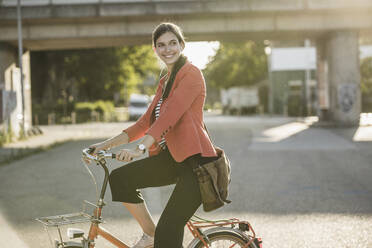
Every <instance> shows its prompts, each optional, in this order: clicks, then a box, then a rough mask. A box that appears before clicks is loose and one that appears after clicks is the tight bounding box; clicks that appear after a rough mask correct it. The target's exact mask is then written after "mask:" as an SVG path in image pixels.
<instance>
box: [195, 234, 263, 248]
mask: <svg viewBox="0 0 372 248" xmlns="http://www.w3.org/2000/svg"><path fill="white" fill-rule="evenodd" d="M207 237H208V239H209V241H210V245H209V247H210V248H229V247H234V248H239V247H244V246H245V245H246V244H247V243H248V241H247V240H246V239H245V238H243V237H242V236H241V235H238V234H236V233H232V232H227V231H216V232H213V233H210V234H208V235H207ZM203 247H204V244H203V242H201V241H199V242H198V243H197V244H196V245H195V246H194V248H203ZM249 248H258V247H257V246H256V245H255V243H254V242H252V244H250V245H249Z"/></svg>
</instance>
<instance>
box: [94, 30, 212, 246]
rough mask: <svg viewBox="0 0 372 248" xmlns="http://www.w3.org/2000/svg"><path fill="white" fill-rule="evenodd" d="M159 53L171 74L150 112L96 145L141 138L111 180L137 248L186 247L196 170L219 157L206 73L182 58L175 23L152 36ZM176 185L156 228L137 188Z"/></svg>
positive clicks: (121, 156) (197, 201)
mask: <svg viewBox="0 0 372 248" xmlns="http://www.w3.org/2000/svg"><path fill="white" fill-rule="evenodd" d="M152 43H153V48H154V51H155V53H156V55H157V56H158V57H159V58H160V59H161V60H162V61H163V62H164V63H165V64H166V67H167V70H168V72H167V74H166V75H165V76H164V77H162V78H161V79H160V81H159V85H158V88H157V91H156V94H155V97H154V100H153V101H152V103H151V105H150V107H149V108H148V110H147V112H146V113H145V114H144V115H143V116H142V117H141V118H140V119H139V120H138V121H137V122H136V123H135V124H133V125H132V126H130V127H129V128H127V129H125V130H123V132H122V133H120V134H119V135H117V136H115V137H112V138H110V139H108V140H105V141H103V142H101V143H97V144H94V145H92V146H91V147H94V148H95V152H97V151H99V150H106V149H110V148H113V147H116V146H118V145H121V144H126V143H129V142H132V141H135V140H137V139H139V138H142V140H141V142H140V143H139V144H138V145H137V147H136V148H135V149H122V150H121V151H120V152H119V153H118V154H117V159H118V160H119V161H125V162H129V161H131V160H132V159H134V158H138V157H140V156H143V154H144V153H145V152H146V151H148V152H149V157H147V158H144V159H141V160H136V161H134V162H131V163H129V164H126V165H124V166H122V167H119V168H117V169H115V170H113V171H112V172H111V174H110V178H109V182H110V187H111V192H112V200H113V201H119V202H122V203H123V205H124V206H125V207H126V208H127V209H128V210H129V212H130V213H131V214H132V215H133V216H134V217H135V219H136V220H137V221H138V222H139V224H140V226H141V228H142V230H143V236H142V238H141V239H140V240H139V241H138V242H137V244H136V245H135V246H134V247H136V248H139V247H153V246H154V247H155V248H179V247H182V241H183V232H184V227H185V225H186V223H187V221H188V220H189V219H190V218H191V216H192V215H193V214H194V213H195V212H196V210H197V209H198V208H199V206H200V205H201V196H200V190H199V185H198V181H197V178H196V175H195V174H194V173H193V167H195V166H197V165H198V164H204V163H207V162H210V161H213V160H215V159H217V154H216V151H215V149H214V147H213V145H212V143H211V141H210V139H209V137H208V134H207V132H206V130H205V129H204V122H203V106H204V101H205V97H206V86H205V81H204V78H203V75H202V72H201V71H200V70H199V69H198V68H197V67H196V66H194V65H192V64H191V63H190V62H189V61H188V60H187V58H186V57H185V56H184V55H183V54H182V51H183V49H184V48H185V40H184V37H183V34H182V31H181V29H180V28H179V27H178V26H176V25H175V24H173V23H161V24H160V25H158V26H157V27H156V28H155V30H154V31H153V34H152ZM170 184H176V186H175V188H174V191H173V193H172V195H171V197H170V199H169V201H168V203H167V205H166V207H165V209H164V211H163V213H162V214H161V216H160V219H159V222H158V224H157V225H156V227H155V224H154V222H153V219H152V217H151V215H150V213H149V211H148V209H147V207H146V204H145V201H144V199H143V197H142V195H141V193H140V191H139V189H142V188H147V187H158V186H164V185H170Z"/></svg>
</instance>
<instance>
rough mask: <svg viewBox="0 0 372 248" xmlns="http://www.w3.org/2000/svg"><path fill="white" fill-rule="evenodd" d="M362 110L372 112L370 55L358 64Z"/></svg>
mask: <svg viewBox="0 0 372 248" xmlns="http://www.w3.org/2000/svg"><path fill="white" fill-rule="evenodd" d="M360 73H361V81H362V82H361V92H362V111H363V112H372V57H368V58H365V59H364V60H363V61H362V63H361V66H360Z"/></svg>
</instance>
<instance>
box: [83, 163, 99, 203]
mask: <svg viewBox="0 0 372 248" xmlns="http://www.w3.org/2000/svg"><path fill="white" fill-rule="evenodd" d="M81 161H83V164H84V166H85V169H87V170H88V173H89V175H90V176H91V178H92V180H93V183H94V185H95V186H96V199H97V200H98V199H99V198H98V195H99V194H98V186H97V181H96V178H95V177H94V175H93V173H92V171H91V170H90V169H89V167H88V165H87V162H85V161H84V159H83V158H81Z"/></svg>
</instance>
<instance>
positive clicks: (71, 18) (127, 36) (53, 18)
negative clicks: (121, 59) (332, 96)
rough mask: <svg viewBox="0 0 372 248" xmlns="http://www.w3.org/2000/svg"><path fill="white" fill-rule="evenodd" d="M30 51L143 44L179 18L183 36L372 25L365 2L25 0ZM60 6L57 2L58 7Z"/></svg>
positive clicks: (11, 34) (1, 30)
mask: <svg viewBox="0 0 372 248" xmlns="http://www.w3.org/2000/svg"><path fill="white" fill-rule="evenodd" d="M16 2H17V1H16V0H3V1H2V7H1V8H0V34H1V35H0V41H4V42H7V43H11V44H13V45H16V44H17V25H16V18H17V15H16V8H15V5H16ZM23 3H24V4H26V3H27V5H26V6H24V7H23V8H22V16H23V19H24V21H23V38H24V45H25V47H27V48H28V49H30V50H48V49H66V48H94V47H107V46H121V45H126V44H138V43H149V42H150V37H149V34H150V33H151V31H152V29H153V28H154V25H155V24H156V23H159V22H160V21H164V20H172V21H176V22H177V23H179V24H180V25H181V26H182V27H183V29H184V31H185V33H186V35H187V36H188V37H189V40H224V39H229V40H230V39H232V40H242V39H269V40H275V39H276V40H281V39H303V38H313V39H316V38H318V37H321V36H322V35H324V34H326V33H328V32H330V31H340V30H350V29H351V30H357V31H359V32H361V33H362V35H364V34H368V33H370V32H371V30H372V15H371V14H370V13H371V12H372V1H370V0H353V1H350V0H275V1H274V0H243V1H241V0H230V1H222V0H167V1H165V0H143V1H140V0H123V1H120V0H116V1H114V0H80V1H79V0H27V1H23ZM64 3H65V4H64ZM73 3H74V4H73Z"/></svg>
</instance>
